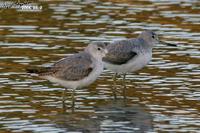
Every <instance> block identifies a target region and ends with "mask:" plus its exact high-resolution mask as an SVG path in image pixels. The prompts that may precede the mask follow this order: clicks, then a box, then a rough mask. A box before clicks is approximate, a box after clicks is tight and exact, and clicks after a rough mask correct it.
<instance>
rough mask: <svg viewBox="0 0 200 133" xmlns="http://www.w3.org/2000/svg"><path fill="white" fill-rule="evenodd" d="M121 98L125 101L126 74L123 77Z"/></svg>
mask: <svg viewBox="0 0 200 133" xmlns="http://www.w3.org/2000/svg"><path fill="white" fill-rule="evenodd" d="M122 82H123V97H124V101H126V73H125V74H124V75H123V81H122Z"/></svg>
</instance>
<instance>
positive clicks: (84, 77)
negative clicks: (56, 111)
mask: <svg viewBox="0 0 200 133" xmlns="http://www.w3.org/2000/svg"><path fill="white" fill-rule="evenodd" d="M106 54H107V49H106V43H103V42H93V43H91V44H89V45H88V46H87V47H86V48H85V49H84V51H82V52H79V53H77V54H74V55H71V56H68V57H66V58H63V59H61V60H59V61H58V62H56V63H55V64H53V65H52V66H50V67H47V68H44V69H40V70H37V69H28V72H29V73H37V74H38V76H39V77H41V78H43V79H47V80H49V81H51V82H54V83H58V84H59V85H61V86H64V87H65V89H64V91H63V102H64V101H65V93H66V92H65V91H66V89H68V88H69V89H72V90H73V91H72V112H74V106H75V97H74V93H75V90H76V89H77V88H82V87H85V86H88V85H90V84H91V83H93V82H94V81H95V80H96V79H97V77H98V76H99V75H100V74H101V72H102V71H103V68H104V65H103V62H102V57H104V56H105V55H106ZM63 105H64V107H65V104H64V103H63Z"/></svg>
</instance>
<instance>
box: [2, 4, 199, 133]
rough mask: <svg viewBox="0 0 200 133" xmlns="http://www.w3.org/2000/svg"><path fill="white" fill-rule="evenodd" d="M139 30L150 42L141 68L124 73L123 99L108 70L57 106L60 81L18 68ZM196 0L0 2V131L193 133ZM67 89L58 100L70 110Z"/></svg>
mask: <svg viewBox="0 0 200 133" xmlns="http://www.w3.org/2000/svg"><path fill="white" fill-rule="evenodd" d="M145 29H151V30H153V31H155V32H156V33H157V34H159V35H160V39H161V40H163V41H166V42H170V43H177V44H178V47H169V46H164V45H158V46H156V47H155V48H154V50H153V60H152V62H151V63H150V64H149V65H148V66H147V67H145V68H144V69H142V70H140V71H138V72H137V73H130V74H128V75H127V80H126V81H127V83H126V88H127V100H126V102H124V100H123V96H122V93H120V92H121V90H122V88H123V87H124V86H122V84H121V81H120V80H118V82H117V87H118V90H119V93H118V94H117V95H118V100H116V101H115V100H113V94H112V84H113V82H112V75H113V73H112V72H110V71H108V70H105V71H104V73H103V74H102V75H101V76H100V77H99V78H98V80H97V81H96V82H95V83H93V84H92V85H90V86H89V87H85V88H84V89H80V90H77V92H76V99H77V100H76V113H74V114H70V113H64V114H63V112H62V90H63V87H61V86H58V85H56V84H52V83H50V82H48V81H45V80H42V79H39V78H38V77H34V76H30V75H28V74H27V73H26V71H25V69H26V68H29V67H37V66H41V65H48V64H51V63H53V62H55V61H56V60H58V59H60V58H63V57H64V56H67V55H71V54H73V53H77V52H78V51H80V50H82V49H83V48H84V47H85V46H87V44H88V43H89V42H91V41H111V40H115V39H124V38H133V37H136V36H137V35H138V33H140V32H141V31H143V30H145ZM199 50H200V1H199V0H162V1H160V0H56V1H54V0H39V1H36V0H26V1H25V0H24V1H23V0H18V1H17V0H16V1H15V0H12V1H11V0H10V1H3V0H2V1H0V132H1V133H4V132H5V133H9V132H35V133H37V132H40V133H46V132H49V133H50V132H52V133H56V132H57V133H58V132H59V133H62V132H63V133H64V132H91V133H95V132H102V133H104V132H105V133H110V132H116V133H124V132H126V133H133V132H136V133H140V132H199V129H200V113H199V111H200V89H199V88H200V52H199ZM70 93H71V92H70V91H68V92H67V95H68V99H67V101H66V105H67V106H68V108H70V103H71V99H70Z"/></svg>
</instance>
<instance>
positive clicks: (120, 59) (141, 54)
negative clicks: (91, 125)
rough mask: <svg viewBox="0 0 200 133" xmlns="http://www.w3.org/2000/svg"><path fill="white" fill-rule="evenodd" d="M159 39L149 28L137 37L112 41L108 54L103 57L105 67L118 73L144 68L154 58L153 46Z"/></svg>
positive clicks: (108, 47)
mask: <svg viewBox="0 0 200 133" xmlns="http://www.w3.org/2000/svg"><path fill="white" fill-rule="evenodd" d="M152 36H155V39H154V38H153V39H152ZM157 39H158V38H157V36H156V34H155V33H154V32H152V31H149V30H148V31H143V32H142V33H141V34H140V35H139V36H138V37H137V38H131V39H125V40H118V41H114V42H111V43H110V44H109V45H108V46H107V49H108V54H107V55H106V57H104V58H103V61H104V62H105V67H106V68H108V69H110V70H112V71H114V72H116V73H127V72H134V71H137V70H139V69H141V68H143V67H144V66H145V65H147V64H148V63H149V62H150V60H151V58H152V48H153V46H154V43H155V42H156V41H157Z"/></svg>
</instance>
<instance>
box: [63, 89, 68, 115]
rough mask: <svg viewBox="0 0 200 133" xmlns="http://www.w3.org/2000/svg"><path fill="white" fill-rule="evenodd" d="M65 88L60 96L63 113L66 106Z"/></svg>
mask: <svg viewBox="0 0 200 133" xmlns="http://www.w3.org/2000/svg"><path fill="white" fill-rule="evenodd" d="M66 90H67V89H66V88H65V89H64V90H63V94H62V98H63V99H62V106H63V113H65V112H66V105H65V100H66Z"/></svg>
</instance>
